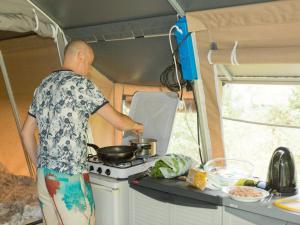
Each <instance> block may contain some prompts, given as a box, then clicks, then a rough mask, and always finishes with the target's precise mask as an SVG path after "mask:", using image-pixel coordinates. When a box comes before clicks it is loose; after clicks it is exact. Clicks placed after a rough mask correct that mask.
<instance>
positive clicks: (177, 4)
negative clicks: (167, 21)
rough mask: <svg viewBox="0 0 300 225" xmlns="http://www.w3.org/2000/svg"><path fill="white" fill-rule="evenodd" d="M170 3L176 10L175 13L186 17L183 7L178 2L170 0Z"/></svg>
mask: <svg viewBox="0 0 300 225" xmlns="http://www.w3.org/2000/svg"><path fill="white" fill-rule="evenodd" d="M168 2H169V3H170V5H171V6H172V7H173V8H174V9H175V11H176V12H177V13H178V15H179V16H184V15H185V11H184V9H183V7H182V5H181V4H180V3H179V2H178V1H177V0H168Z"/></svg>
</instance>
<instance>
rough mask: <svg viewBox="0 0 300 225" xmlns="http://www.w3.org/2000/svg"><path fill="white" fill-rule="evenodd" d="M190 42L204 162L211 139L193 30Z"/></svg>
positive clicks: (210, 148) (206, 158) (207, 156)
mask: <svg viewBox="0 0 300 225" xmlns="http://www.w3.org/2000/svg"><path fill="white" fill-rule="evenodd" d="M191 37H192V42H193V47H194V56H195V62H196V70H197V76H198V79H197V80H195V81H194V85H195V99H196V102H197V105H198V110H199V112H198V115H199V123H200V124H199V132H200V136H201V153H202V158H203V163H206V162H207V161H208V160H210V159H211V158H212V147H211V139H210V132H209V128H208V121H207V115H206V105H205V93H204V87H203V82H202V76H201V71H200V63H199V62H200V61H199V54H198V49H197V43H196V36H195V32H193V33H192V35H191Z"/></svg>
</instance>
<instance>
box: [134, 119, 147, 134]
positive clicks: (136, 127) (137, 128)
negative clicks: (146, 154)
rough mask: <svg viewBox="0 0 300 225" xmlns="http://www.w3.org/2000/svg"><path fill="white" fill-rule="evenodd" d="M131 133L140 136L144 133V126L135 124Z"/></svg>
mask: <svg viewBox="0 0 300 225" xmlns="http://www.w3.org/2000/svg"><path fill="white" fill-rule="evenodd" d="M132 131H133V132H134V133H136V134H137V135H139V134H142V133H143V132H144V125H143V124H141V123H138V122H135V123H134V125H133V127H132Z"/></svg>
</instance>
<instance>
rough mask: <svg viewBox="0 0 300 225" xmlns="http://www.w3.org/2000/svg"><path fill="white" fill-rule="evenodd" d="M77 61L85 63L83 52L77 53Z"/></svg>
mask: <svg viewBox="0 0 300 225" xmlns="http://www.w3.org/2000/svg"><path fill="white" fill-rule="evenodd" d="M77 59H78V61H79V62H83V61H84V54H83V52H82V51H78V52H77Z"/></svg>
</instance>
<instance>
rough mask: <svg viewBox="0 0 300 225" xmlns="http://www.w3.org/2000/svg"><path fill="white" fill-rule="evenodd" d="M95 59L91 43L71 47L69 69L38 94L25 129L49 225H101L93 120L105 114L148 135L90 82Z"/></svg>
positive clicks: (66, 63)
mask: <svg viewBox="0 0 300 225" xmlns="http://www.w3.org/2000/svg"><path fill="white" fill-rule="evenodd" d="M93 59H94V54H93V51H92V49H91V48H90V47H89V46H88V45H87V44H86V43H85V42H82V41H74V42H71V43H70V44H69V45H68V46H67V47H66V49H65V58H64V63H63V66H62V67H63V69H62V70H59V71H55V72H52V73H51V74H50V75H49V76H48V77H46V78H45V79H44V80H43V81H42V83H41V84H40V85H39V86H38V87H37V88H36V90H35V92H34V96H33V101H32V104H31V106H30V109H29V112H28V116H27V119H26V121H25V123H24V126H23V129H22V140H23V143H24V146H25V148H26V150H27V152H28V154H29V156H30V158H31V160H32V162H33V163H34V165H36V166H37V183H38V196H39V200H40V203H41V207H42V211H43V214H44V219H45V222H46V224H48V225H62V224H63V225H77V224H78V225H79V224H80V225H93V224H95V215H94V202H93V195H92V190H91V185H90V183H89V177H88V173H87V164H86V151H87V143H86V140H87V134H86V131H87V124H88V118H89V116H90V115H91V114H93V113H97V114H99V115H100V116H102V117H103V118H104V119H105V120H107V121H108V122H110V123H111V124H112V125H113V126H114V127H116V128H117V129H120V130H132V131H134V132H137V133H140V132H142V131H143V125H141V124H139V123H136V122H134V121H133V120H131V119H130V118H129V117H127V116H125V115H123V114H121V113H119V112H117V111H116V110H114V108H113V107H112V106H111V105H110V104H109V103H108V101H107V100H106V99H105V97H104V96H103V95H102V94H101V93H100V91H99V90H98V89H97V87H96V86H95V85H94V84H93V82H91V81H90V80H88V79H86V78H85V77H84V75H86V74H87V73H88V71H89V69H90V66H91V64H92V62H93ZM36 128H38V130H39V146H37V143H36V141H35V137H34V132H35V130H36ZM37 148H38V157H37V156H36V150H37Z"/></svg>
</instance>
